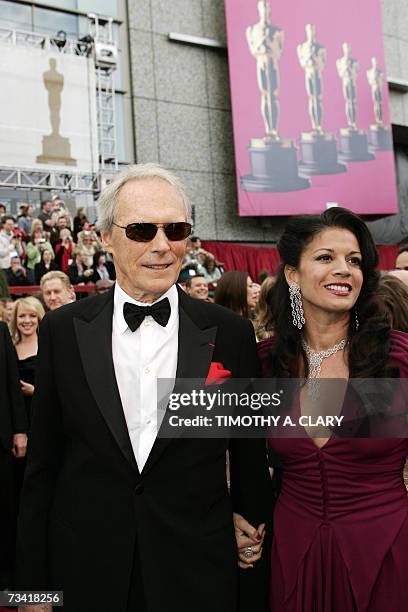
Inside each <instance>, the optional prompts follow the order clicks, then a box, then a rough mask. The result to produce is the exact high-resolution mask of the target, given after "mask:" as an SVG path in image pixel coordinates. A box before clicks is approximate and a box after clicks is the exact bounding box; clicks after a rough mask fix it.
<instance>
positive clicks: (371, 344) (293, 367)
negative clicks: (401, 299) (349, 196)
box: [269, 207, 397, 378]
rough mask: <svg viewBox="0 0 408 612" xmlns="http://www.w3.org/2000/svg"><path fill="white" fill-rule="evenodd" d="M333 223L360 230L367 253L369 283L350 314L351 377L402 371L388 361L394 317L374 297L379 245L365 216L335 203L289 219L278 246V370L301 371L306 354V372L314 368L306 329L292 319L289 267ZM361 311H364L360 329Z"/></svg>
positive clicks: (274, 309) (282, 373) (274, 296)
mask: <svg viewBox="0 0 408 612" xmlns="http://www.w3.org/2000/svg"><path fill="white" fill-rule="evenodd" d="M327 228H341V229H345V230H348V231H349V232H351V233H352V234H354V236H355V237H356V239H357V241H358V244H359V247H360V251H361V255H362V264H361V270H362V273H363V284H362V287H361V292H360V295H359V296H358V299H357V301H356V304H355V307H354V313H353V312H352V313H351V316H350V324H349V330H348V336H349V355H348V362H349V363H348V365H349V374H350V377H351V378H371V377H385V376H388V377H390V376H397V373H396V371H395V368H392V367H389V366H387V365H386V361H387V357H388V353H389V350H390V342H391V340H390V335H391V328H390V321H389V317H387V315H386V313H385V312H384V310H383V309H380V308H379V307H378V304H376V302H375V300H374V299H373V296H374V294H375V291H376V289H377V286H378V279H379V273H378V272H377V271H376V267H377V265H378V253H377V249H376V247H375V244H374V241H373V239H372V237H371V234H370V232H369V230H368V227H367V226H366V224H365V223H364V221H363V220H362V219H360V217H358V216H357V215H355V214H354V213H352V212H351V211H349V210H347V209H345V208H340V207H333V208H329V209H328V210H326V211H325V212H324V213H322V214H321V215H318V216H311V215H310V216H300V217H293V218H292V219H290V221H289V222H288V223H287V224H286V226H285V229H284V232H283V234H282V236H281V238H280V241H279V243H278V250H279V254H280V257H281V266H280V269H279V273H278V277H277V280H276V284H275V286H274V291H273V292H272V293H271V301H270V304H269V305H270V312H271V318H272V320H271V325H272V326H273V329H274V332H275V342H274V344H273V347H272V350H271V355H270V358H271V366H272V371H273V374H274V376H276V377H280V378H286V377H291V376H296V372H297V368H298V360H299V356H300V355H301V356H302V357H303V362H304V370H305V373H306V376H307V374H308V363H307V359H306V355H305V353H304V351H303V349H302V345H301V331H300V330H299V329H298V328H297V327H295V326H294V325H293V323H292V313H291V305H290V299H289V291H288V284H287V282H286V278H285V274H284V269H285V266H286V265H287V266H290V267H292V268H297V267H298V266H299V261H300V258H301V255H302V253H303V251H304V249H305V248H306V246H307V245H308V244H309V243H310V242H311V241H312V240H313V238H314V237H315V236H317V234H319V233H320V232H321V231H323V230H325V229H327ZM355 312H357V313H358V320H359V327H358V329H356V324H355Z"/></svg>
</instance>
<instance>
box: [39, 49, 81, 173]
mask: <svg viewBox="0 0 408 612" xmlns="http://www.w3.org/2000/svg"><path fill="white" fill-rule="evenodd" d="M48 64H49V67H50V69H49V70H47V72H44V74H43V83H44V87H45V89H46V90H47V93H48V107H49V111H50V123H51V134H48V135H46V136H43V139H42V152H41V155H37V162H38V163H40V164H61V165H64V166H76V164H77V160H76V159H73V158H72V157H71V144H70V142H69V139H68V138H64V137H63V136H61V134H60V127H61V94H62V90H63V89H64V76H63V75H62V74H61V73H60V72H58V71H57V61H56V60H55V59H54V58H51V59H50V60H49V62H48Z"/></svg>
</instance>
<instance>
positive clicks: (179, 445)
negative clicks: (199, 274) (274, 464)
mask: <svg viewBox="0 0 408 612" xmlns="http://www.w3.org/2000/svg"><path fill="white" fill-rule="evenodd" d="M112 313H113V290H111V291H110V292H108V293H107V294H105V295H101V296H97V297H93V298H90V299H86V300H81V301H80V302H77V303H75V304H70V305H68V306H65V307H62V308H60V309H59V310H56V311H54V312H51V313H49V314H47V316H46V317H45V319H44V320H43V322H42V325H41V331H40V345H39V361H38V369H37V378H36V393H35V397H34V402H33V422H32V431H31V435H30V439H29V446H28V464H27V471H26V479H25V483H24V487H23V494H22V502H21V511H20V517H19V537H18V566H19V578H18V586H19V588H21V589H23V588H24V589H33V590H40V589H44V588H46V587H47V588H52V589H57V590H60V589H61V590H63V591H64V602H65V603H64V612H85V611H86V612H90V611H91V612H93V611H95V612H96V611H98V612H99V611H101V612H113V611H114V612H126V610H127V601H128V596H129V591H130V588H134V584H130V583H131V581H134V580H135V569H134V568H135V564H136V567H137V568H138V569H137V572H136V574H137V580H138V581H139V582H140V584H141V585H142V586H143V590H144V597H145V601H146V609H148V610H149V612H163V610H168V609H171V610H173V609H178V610H179V611H180V612H193V611H194V612H233V611H235V610H236V592H237V555H236V545H235V540H234V531H233V525H232V520H231V518H232V517H231V512H232V504H233V505H234V506H235V507H236V509H237V511H240V512H241V513H243V514H244V516H245V517H246V518H247V519H248V520H250V521H252V522H253V523H256V524H258V523H260V522H261V521H265V520H266V519H267V517H268V514H270V512H271V506H270V505H269V497H268V496H269V488H270V482H269V474H268V469H267V464H266V457H265V445H264V442H263V441H262V440H251V441H245V440H235V441H231V445H230V452H231V463H232V469H231V474H232V475H231V478H232V498H231V497H230V496H229V495H228V491H227V485H226V477H225V452H226V449H227V447H228V444H229V443H228V440H225V439H223V440H221V439H205V440H204V439H185V438H183V439H180V438H179V439H173V440H169V439H160V438H157V439H156V441H155V443H154V446H153V448H152V451H151V453H150V456H149V458H148V460H147V463H146V465H145V467H144V468H143V470H142V472H141V473H140V472H139V470H138V466H137V464H136V461H135V458H134V455H133V451H132V446H131V443H130V439H129V435H128V430H127V426H126V422H125V418H124V414H123V409H122V406H121V401H120V396H119V391H118V387H117V383H116V379H115V374H114V367H113V360H112ZM179 314H180V324H179V348H178V365H177V377H178V378H193V377H194V378H203V379H205V378H206V376H207V373H208V370H209V366H210V363H211V361H218V362H222V363H223V364H224V367H225V368H227V369H229V370H231V372H232V374H233V376H235V377H251V376H256V375H257V373H258V365H257V356H256V345H255V339H254V333H253V329H252V325H251V323H250V322H248V321H246V320H244V319H242V318H241V317H238V316H236V315H234V314H233V313H231V312H230V311H229V310H226V309H224V308H222V307H219V306H216V305H213V304H208V303H205V302H202V301H201V300H194V299H192V298H190V297H188V296H187V295H185V294H184V293H183V292H182V291H179ZM61 356H63V358H62V357H61ZM231 499H232V503H231ZM144 609H145V608H143V610H144ZM136 611H137V612H138V611H139V608H138V607H137V608H135V612H136Z"/></svg>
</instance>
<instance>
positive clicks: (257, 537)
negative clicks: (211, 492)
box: [234, 513, 265, 569]
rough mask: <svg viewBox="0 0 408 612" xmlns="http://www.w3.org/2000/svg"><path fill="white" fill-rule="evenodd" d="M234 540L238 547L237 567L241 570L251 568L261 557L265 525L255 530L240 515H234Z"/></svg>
mask: <svg viewBox="0 0 408 612" xmlns="http://www.w3.org/2000/svg"><path fill="white" fill-rule="evenodd" d="M234 527H235V538H236V541H237V547H238V556H239V561H238V565H239V567H241V568H242V569H248V568H250V567H253V566H254V565H253V564H254V563H255V562H256V561H259V559H260V558H261V556H262V549H263V542H264V538H265V523H261V524H260V525H259V526H258V528H257V529H256V528H255V527H253V526H252V525H251V524H250V523H248V521H246V520H245V519H244V517H243V516H241V515H240V514H237V513H234Z"/></svg>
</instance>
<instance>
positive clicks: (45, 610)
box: [18, 604, 52, 612]
mask: <svg viewBox="0 0 408 612" xmlns="http://www.w3.org/2000/svg"><path fill="white" fill-rule="evenodd" d="M18 612H52V606H49V605H48V604H39V605H38V606H20V607H19V608H18Z"/></svg>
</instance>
